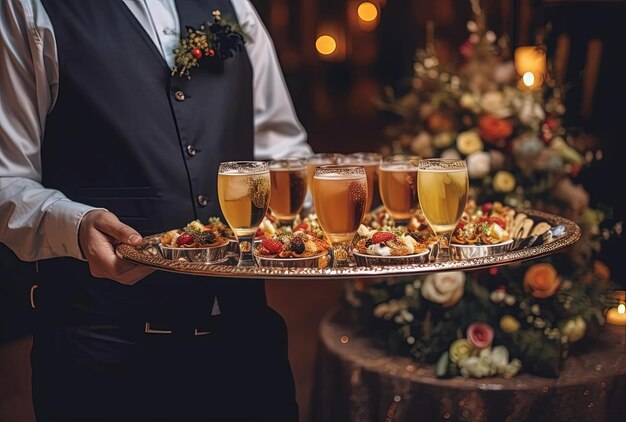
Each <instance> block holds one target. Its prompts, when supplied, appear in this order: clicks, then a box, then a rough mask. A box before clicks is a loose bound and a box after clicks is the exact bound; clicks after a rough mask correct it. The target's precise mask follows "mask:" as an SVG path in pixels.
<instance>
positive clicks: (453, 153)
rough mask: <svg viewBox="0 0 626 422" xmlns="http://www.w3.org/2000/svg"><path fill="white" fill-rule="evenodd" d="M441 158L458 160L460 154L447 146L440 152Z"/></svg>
mask: <svg viewBox="0 0 626 422" xmlns="http://www.w3.org/2000/svg"><path fill="white" fill-rule="evenodd" d="M441 158H447V159H455V160H459V159H461V154H459V152H458V151H457V150H456V149H454V148H448V149H447V150H445V151H443V152H442V153H441Z"/></svg>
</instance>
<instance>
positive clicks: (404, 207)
mask: <svg viewBox="0 0 626 422" xmlns="http://www.w3.org/2000/svg"><path fill="white" fill-rule="evenodd" d="M419 162H420V157H418V156H416V155H390V156H388V157H385V158H383V159H382V160H381V161H380V167H379V173H378V176H379V180H378V183H379V188H380V198H381V199H382V202H383V205H384V206H385V209H386V210H387V212H388V213H389V215H390V216H391V218H393V221H394V222H395V224H396V226H406V225H408V223H409V221H410V220H411V217H413V216H414V215H415V211H417V207H418V199H417V166H418V164H419Z"/></svg>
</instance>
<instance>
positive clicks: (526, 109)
mask: <svg viewBox="0 0 626 422" xmlns="http://www.w3.org/2000/svg"><path fill="white" fill-rule="evenodd" d="M517 117H518V119H519V120H520V122H522V123H524V124H525V125H528V126H530V127H533V128H535V129H537V128H539V124H540V123H541V122H542V121H543V120H544V119H545V117H546V113H545V112H544V111H543V108H542V107H541V104H539V103H537V102H535V100H533V99H532V98H531V97H530V96H525V97H524V100H523V101H522V102H521V105H520V108H519V111H518V112H517Z"/></svg>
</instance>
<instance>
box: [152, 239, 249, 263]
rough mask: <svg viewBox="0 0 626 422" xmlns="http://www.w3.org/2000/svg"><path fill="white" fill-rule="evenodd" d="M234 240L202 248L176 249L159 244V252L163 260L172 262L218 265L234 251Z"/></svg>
mask: <svg viewBox="0 0 626 422" xmlns="http://www.w3.org/2000/svg"><path fill="white" fill-rule="evenodd" d="M233 243H235V245H236V243H237V242H233V241H232V240H227V241H226V242H224V243H223V244H221V245H217V246H206V247H200V248H175V247H171V246H164V245H162V244H159V250H160V251H161V254H162V255H163V258H165V259H169V260H172V261H187V262H204V263H207V264H217V263H220V262H224V261H226V259H227V258H228V256H227V252H229V251H232V248H233V246H232V244H233Z"/></svg>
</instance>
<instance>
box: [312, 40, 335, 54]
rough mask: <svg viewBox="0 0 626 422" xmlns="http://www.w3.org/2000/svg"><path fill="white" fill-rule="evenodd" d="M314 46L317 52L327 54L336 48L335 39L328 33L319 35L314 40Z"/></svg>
mask: <svg viewBox="0 0 626 422" xmlns="http://www.w3.org/2000/svg"><path fill="white" fill-rule="evenodd" d="M315 48H316V49H317V52H318V53H320V54H323V55H325V56H327V55H329V54H333V52H334V51H335V50H336V49H337V41H335V39H334V38H333V37H331V36H330V35H320V36H319V37H317V41H315Z"/></svg>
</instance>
